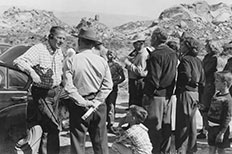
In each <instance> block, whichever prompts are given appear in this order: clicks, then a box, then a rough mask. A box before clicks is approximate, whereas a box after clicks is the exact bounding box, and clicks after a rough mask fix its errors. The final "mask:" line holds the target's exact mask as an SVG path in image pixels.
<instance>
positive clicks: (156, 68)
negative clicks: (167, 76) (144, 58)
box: [144, 56, 162, 96]
mask: <svg viewBox="0 0 232 154" xmlns="http://www.w3.org/2000/svg"><path fill="white" fill-rule="evenodd" d="M161 74H162V69H161V66H160V64H159V62H158V59H157V57H154V56H152V57H150V60H149V62H148V74H147V77H146V78H145V85H144V93H145V94H147V95H148V96H151V95H153V93H154V91H155V90H157V89H158V88H159V82H160V77H161Z"/></svg>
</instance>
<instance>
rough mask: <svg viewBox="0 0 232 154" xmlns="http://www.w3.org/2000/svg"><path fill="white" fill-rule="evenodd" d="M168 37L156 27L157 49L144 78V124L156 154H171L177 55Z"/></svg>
mask: <svg viewBox="0 0 232 154" xmlns="http://www.w3.org/2000/svg"><path fill="white" fill-rule="evenodd" d="M167 37H168V35H167V34H166V32H165V31H164V30H163V29H161V28H157V29H155V30H154V31H153V33H152V36H151V46H153V47H154V48H155V50H154V51H153V52H151V54H150V58H149V59H148V62H147V70H148V74H147V77H146V78H145V86H144V101H143V105H144V107H145V108H146V109H147V111H148V118H147V120H146V121H145V125H146V126H147V127H148V129H149V131H148V133H149V136H150V139H151V142H152V145H153V151H152V152H153V153H154V154H160V153H161V152H163V153H170V145H171V144H170V143H171V104H170V103H169V100H170V97H171V95H172V94H173V88H174V84H175V76H176V65H177V61H178V58H177V56H176V52H175V51H173V50H172V49H171V48H169V47H168V46H167V45H166V44H165V42H166V40H167Z"/></svg>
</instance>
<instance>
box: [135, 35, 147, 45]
mask: <svg viewBox="0 0 232 154" xmlns="http://www.w3.org/2000/svg"><path fill="white" fill-rule="evenodd" d="M145 40H146V37H145V36H144V35H142V34H136V35H134V37H133V38H132V43H135V42H138V41H143V42H144V41H145Z"/></svg>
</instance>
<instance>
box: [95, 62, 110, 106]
mask: <svg viewBox="0 0 232 154" xmlns="http://www.w3.org/2000/svg"><path fill="white" fill-rule="evenodd" d="M105 68H106V71H105V76H104V78H103V81H102V85H101V86H100V89H99V91H98V93H97V95H96V97H95V98H94V100H93V101H100V102H105V99H106V97H107V96H108V95H109V93H110V92H111V91H112V87H113V81H112V77H111V73H110V68H109V65H108V64H107V62H106V64H105Z"/></svg>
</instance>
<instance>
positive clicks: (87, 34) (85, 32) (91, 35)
mask: <svg viewBox="0 0 232 154" xmlns="http://www.w3.org/2000/svg"><path fill="white" fill-rule="evenodd" d="M77 37H78V38H84V39H87V40H91V41H94V42H96V43H99V44H101V43H102V41H101V40H100V39H99V38H98V37H97V34H96V33H95V32H94V30H93V29H90V28H82V29H81V30H80V31H79V34H78V35H77Z"/></svg>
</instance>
